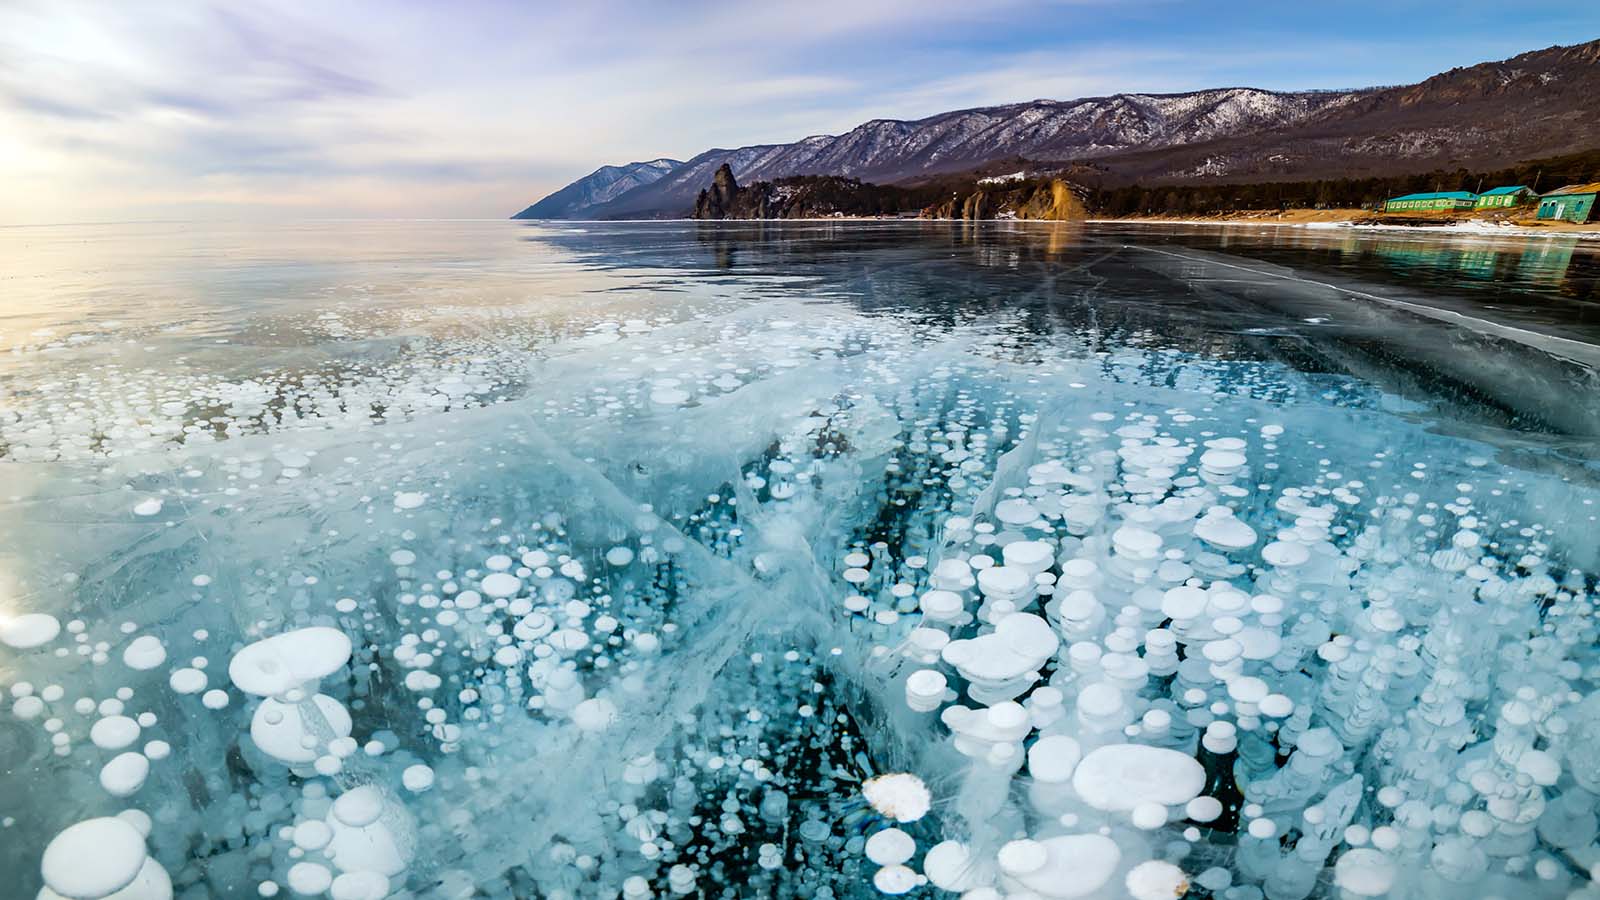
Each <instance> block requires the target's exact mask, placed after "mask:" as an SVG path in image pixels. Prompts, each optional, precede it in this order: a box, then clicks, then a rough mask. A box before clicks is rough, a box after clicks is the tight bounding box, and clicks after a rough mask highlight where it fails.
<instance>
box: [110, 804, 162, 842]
mask: <svg viewBox="0 0 1600 900" xmlns="http://www.w3.org/2000/svg"><path fill="white" fill-rule="evenodd" d="M117 818H119V819H121V820H122V821H124V822H127V823H128V824H129V825H132V826H133V827H135V828H137V829H139V833H140V834H142V835H144V836H145V837H146V838H148V837H150V830H151V829H152V828H154V827H155V820H153V819H151V818H150V814H149V813H147V812H145V811H144V810H142V809H125V810H123V811H122V812H119V813H117Z"/></svg>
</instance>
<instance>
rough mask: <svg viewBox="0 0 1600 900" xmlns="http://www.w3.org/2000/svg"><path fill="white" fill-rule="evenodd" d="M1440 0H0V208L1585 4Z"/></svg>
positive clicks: (614, 132) (770, 129) (530, 186)
mask: <svg viewBox="0 0 1600 900" xmlns="http://www.w3.org/2000/svg"><path fill="white" fill-rule="evenodd" d="M1463 4H1464V6H1463V10H1464V11H1463V14H1462V16H1460V17H1458V18H1456V19H1452V20H1451V22H1452V23H1454V24H1452V25H1450V27H1452V28H1454V29H1456V30H1455V31H1454V32H1452V33H1451V34H1450V35H1449V36H1448V39H1445V38H1441V39H1440V40H1439V41H1436V42H1434V44H1432V45H1430V46H1429V47H1427V48H1421V49H1416V48H1413V51H1408V52H1407V53H1404V54H1400V53H1393V52H1381V51H1382V50H1383V48H1387V47H1390V46H1391V45H1392V44H1393V43H1394V42H1396V41H1399V40H1401V39H1403V38H1404V36H1405V30H1404V28H1398V29H1397V28H1392V27H1385V28H1382V29H1380V28H1378V27H1377V24H1379V23H1378V20H1377V19H1375V18H1373V15H1375V14H1376V11H1381V10H1384V9H1388V8H1389V7H1388V5H1386V4H1384V3H1380V2H1379V0H1352V3H1351V10H1350V11H1349V14H1348V15H1342V16H1340V17H1337V19H1336V20H1330V18H1329V17H1328V16H1326V15H1325V14H1324V13H1321V12H1319V11H1318V10H1317V9H1315V8H1312V7H1306V8H1304V9H1302V8H1300V7H1294V6H1289V7H1284V6H1282V5H1280V4H1269V3H1267V2H1266V0H1237V2H1233V3H1230V4H1227V9H1225V10H1223V9H1214V8H1212V7H1210V6H1208V7H1204V8H1201V7H1197V6H1191V5H1187V4H1182V3H1178V2H1176V0H1056V2H1025V0H793V2H786V0H772V2H762V3H743V2H740V3H734V2H723V0H681V2H675V3H672V4H662V3H654V2H644V0H592V2H586V3H572V4H554V3H526V2H514V0H461V2H459V3H453V4H436V3H393V2H385V0H345V2H341V3H337V4H329V3H326V2H325V0H255V2H252V3H250V4H239V3H232V2H228V3H223V2H220V0H217V2H210V3H208V2H204V0H196V2H189V3H139V4H115V3H104V2H99V0H4V2H0V171H4V172H5V173H6V175H7V182H8V190H7V191H4V192H0V222H18V221H62V220H66V219H96V220H104V219H111V218H117V219H124V218H128V217H137V216H141V215H146V214H161V215H184V214H188V213H193V214H195V215H208V216H211V215H227V216H250V215H284V214H286V213H287V212H292V213H295V214H306V215H422V216H427V215H442V216H501V215H505V214H507V213H509V212H511V211H514V210H515V209H517V208H520V207H521V206H523V205H526V203H528V202H530V201H531V200H533V199H536V198H537V197H538V196H540V195H542V194H544V193H547V192H549V191H551V190H554V189H556V188H558V187H560V186H561V185H562V184H563V183H565V182H566V181H568V180H571V179H572V178H575V177H578V176H581V175H583V174H586V173H588V172H589V171H592V170H593V169H594V168H595V167H596V166H598V165H601V164H604V163H618V162H626V161H630V160H637V159H652V158H655V157H658V156H675V157H678V158H687V157H688V156H692V155H694V154H695V153H698V152H700V151H702V150H704V149H706V148H708V147H712V146H723V147H735V146H742V145H746V144H754V143H771V142H778V141H787V140H794V139H798V138H800V137H804V136H807V135H811V134H817V133H838V132H841V131H845V130H848V129H849V128H852V127H854V126H855V125H858V124H860V123H861V122H862V121H865V120H867V119H871V118H879V117H883V118H916V117H920V116H926V115H931V114H934V113H938V112H942V111H945V110H949V109H955V108H961V107H968V106H976V105H986V104H992V103H1005V102H1014V101H1021V100H1027V99H1033V98H1035V97H1041V96H1045V97H1055V98H1059V99H1070V98H1072V97H1077V96H1084V95H1094V94H1106V93H1113V92H1117V91H1124V90H1143V91H1156V90H1183V89H1192V88H1199V87H1209V86H1215V85H1218V84H1237V83H1256V84H1259V85H1260V86H1263V87H1307V86H1319V85H1321V86H1345V85H1350V84H1359V83H1363V82H1369V81H1383V80H1388V81H1395V80H1409V79H1410V78H1415V77H1420V76H1422V75H1426V74H1429V72H1431V71H1434V70H1435V69H1436V68H1443V67H1447V66H1448V65H1450V64H1459V63H1468V62H1472V61H1474V58H1475V56H1476V58H1489V57H1491V56H1494V55H1504V53H1503V52H1502V49H1501V45H1508V47H1509V49H1521V48H1525V47H1529V46H1537V45H1539V40H1540V39H1541V36H1542V35H1543V34H1545V33H1546V32H1549V33H1552V34H1558V35H1561V36H1570V35H1571V34H1572V31H1571V29H1572V28H1574V27H1575V26H1577V25H1582V24H1583V22H1588V23H1590V24H1592V25H1595V26H1600V12H1587V13H1585V12H1581V11H1578V12H1575V11H1574V10H1573V7H1572V6H1571V4H1570V3H1566V4H1564V3H1562V2H1561V0H1527V4H1528V5H1529V9H1525V10H1521V11H1519V13H1518V15H1517V16H1514V17H1507V16H1506V15H1505V14H1504V13H1503V12H1497V11H1496V9H1495V7H1494V5H1493V4H1492V3H1489V2H1488V0H1463ZM1356 7H1362V8H1367V7H1370V10H1369V12H1372V13H1373V15H1363V14H1362V13H1361V12H1360V10H1358V9H1356ZM1422 18H1424V19H1427V18H1428V17H1426V16H1424V17H1422ZM1575 19H1582V20H1583V21H1582V22H1575V21H1574V20H1575ZM1541 22H1543V23H1546V24H1545V25H1540V24H1539V23H1541ZM1530 23H1532V24H1530ZM1390 24H1394V23H1390ZM1557 26H1559V28H1558V27H1557ZM1429 27H1431V28H1439V27H1443V26H1441V25H1439V24H1438V23H1431V24H1430V25H1429ZM1541 28H1543V29H1544V30H1543V31H1540V29H1541ZM1474 29H1475V30H1474ZM1590 30H1591V31H1593V30H1594V29H1593V28H1591V29H1590ZM1547 42H1548V41H1547ZM1374 48H1378V49H1377V50H1375V49H1374ZM1490 50H1493V51H1494V52H1489V51H1490ZM1428 54H1433V56H1429V55H1428ZM1447 56H1448V59H1446V57H1447ZM1463 56H1464V57H1465V58H1463ZM1441 62H1442V63H1443V65H1438V63H1441ZM13 185H15V187H13Z"/></svg>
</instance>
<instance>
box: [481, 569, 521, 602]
mask: <svg viewBox="0 0 1600 900" xmlns="http://www.w3.org/2000/svg"><path fill="white" fill-rule="evenodd" d="M520 590H522V579H520V578H518V577H517V576H515V575H512V574H511V573H510V572H493V573H491V574H489V575H485V576H484V578H483V592H484V593H485V594H487V595H489V596H490V597H494V598H497V599H498V598H502V597H513V596H516V594H517V592H518V591H520Z"/></svg>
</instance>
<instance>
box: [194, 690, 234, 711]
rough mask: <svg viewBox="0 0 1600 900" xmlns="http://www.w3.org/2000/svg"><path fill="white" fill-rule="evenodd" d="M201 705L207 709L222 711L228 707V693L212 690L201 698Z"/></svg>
mask: <svg viewBox="0 0 1600 900" xmlns="http://www.w3.org/2000/svg"><path fill="white" fill-rule="evenodd" d="M200 703H201V704H202V705H204V706H205V708H206V709H222V708H224V707H226V706H227V705H228V692H227V691H224V690H219V689H217V688H212V689H211V690H209V691H206V692H205V693H204V694H202V695H201V696H200Z"/></svg>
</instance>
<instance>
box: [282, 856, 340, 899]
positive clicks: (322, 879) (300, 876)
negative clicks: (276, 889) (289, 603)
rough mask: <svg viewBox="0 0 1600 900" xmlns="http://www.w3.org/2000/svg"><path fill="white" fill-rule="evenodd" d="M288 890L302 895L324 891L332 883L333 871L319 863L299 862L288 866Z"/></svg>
mask: <svg viewBox="0 0 1600 900" xmlns="http://www.w3.org/2000/svg"><path fill="white" fill-rule="evenodd" d="M288 881H289V890H291V891H294V892H295V893H296V894H299V895H301V896H303V897H315V896H316V895H318V894H323V893H326V892H327V890H328V888H329V887H331V886H332V885H333V873H332V872H329V871H328V867H327V866H324V865H322V864H321V863H314V862H300V863H295V864H294V865H292V866H290V867H289V878H288Z"/></svg>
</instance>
